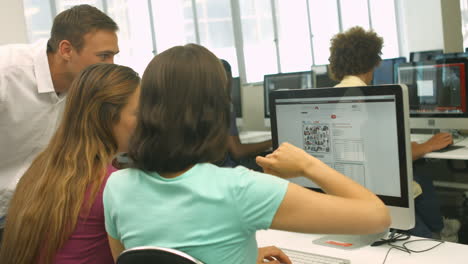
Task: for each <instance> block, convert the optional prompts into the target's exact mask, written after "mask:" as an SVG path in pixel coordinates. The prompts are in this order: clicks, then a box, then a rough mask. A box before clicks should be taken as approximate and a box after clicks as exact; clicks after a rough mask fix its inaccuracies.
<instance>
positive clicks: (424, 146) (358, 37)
mask: <svg viewBox="0 0 468 264" xmlns="http://www.w3.org/2000/svg"><path fill="white" fill-rule="evenodd" d="M330 42H331V46H330V58H329V59H328V60H329V61H330V65H329V69H330V72H331V77H332V78H333V79H335V80H336V81H339V82H340V83H339V84H337V85H335V87H351V86H366V85H369V84H371V82H372V78H373V74H374V69H375V68H376V67H378V66H379V64H380V61H381V60H382V59H381V57H380V56H381V55H382V47H383V38H382V37H380V36H379V35H377V34H376V33H375V32H374V31H372V30H369V31H365V30H364V29H363V28H362V27H359V26H356V27H352V28H350V29H348V30H347V31H345V32H343V33H338V34H336V35H335V36H334V37H333V38H332V39H331V41H330ZM451 143H453V140H452V135H451V134H450V133H437V134H435V135H434V136H432V137H431V138H430V139H429V140H427V141H426V142H424V143H417V142H411V150H412V153H413V154H412V158H413V161H416V160H418V159H420V158H422V157H423V156H424V155H425V154H426V153H429V152H432V151H436V150H439V149H443V148H445V147H446V146H447V145H449V144H451ZM413 176H414V182H413V193H414V197H415V200H414V201H415V209H416V225H415V227H414V228H413V229H411V230H410V233H411V234H412V235H416V236H420V237H427V238H432V237H435V238H438V236H439V233H440V232H441V230H442V229H443V227H444V223H443V218H442V215H441V211H440V204H439V201H438V199H437V197H436V193H435V189H434V186H433V183H432V179H431V178H430V177H429V176H428V175H421V173H420V172H419V171H417V170H415V171H414V174H413Z"/></svg>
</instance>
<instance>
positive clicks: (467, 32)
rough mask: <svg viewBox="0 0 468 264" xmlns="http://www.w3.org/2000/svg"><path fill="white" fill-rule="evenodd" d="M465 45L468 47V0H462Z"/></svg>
mask: <svg viewBox="0 0 468 264" xmlns="http://www.w3.org/2000/svg"><path fill="white" fill-rule="evenodd" d="M460 10H461V20H462V30H463V32H462V33H463V46H464V47H465V49H466V47H468V0H460Z"/></svg>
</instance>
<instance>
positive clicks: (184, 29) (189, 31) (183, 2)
mask: <svg viewBox="0 0 468 264" xmlns="http://www.w3.org/2000/svg"><path fill="white" fill-rule="evenodd" d="M152 6H153V9H152V10H151V11H152V12H153V18H154V33H155V35H156V49H157V52H158V53H159V52H162V51H164V50H166V49H168V48H171V47H173V46H177V45H185V44H187V43H197V40H196V33H195V24H194V17H193V6H192V1H191V0H171V1H167V0H153V1H152ZM140 11H141V10H140Z"/></svg>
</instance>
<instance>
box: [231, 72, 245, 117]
mask: <svg viewBox="0 0 468 264" xmlns="http://www.w3.org/2000/svg"><path fill="white" fill-rule="evenodd" d="M234 80H237V81H238V84H239V85H237V86H235V85H234V83H235V82H234ZM234 87H236V88H238V91H239V103H238V105H236V103H235V102H234V100H233V98H232V95H233V93H234V91H235V88H234ZM231 102H232V104H233V106H234V110H235V113H236V118H240V119H242V83H241V80H240V77H233V78H232V82H231ZM237 106H239V107H237Z"/></svg>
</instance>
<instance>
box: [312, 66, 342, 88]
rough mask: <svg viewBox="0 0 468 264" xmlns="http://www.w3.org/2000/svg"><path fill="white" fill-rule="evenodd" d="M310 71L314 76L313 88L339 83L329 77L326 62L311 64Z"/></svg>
mask: <svg viewBox="0 0 468 264" xmlns="http://www.w3.org/2000/svg"><path fill="white" fill-rule="evenodd" d="M312 73H313V76H314V77H313V78H314V79H313V87H314V88H324V87H333V86H335V85H337V84H338V83H339V82H338V81H335V80H333V79H332V78H331V77H330V73H329V72H328V65H326V64H324V65H314V66H312Z"/></svg>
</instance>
